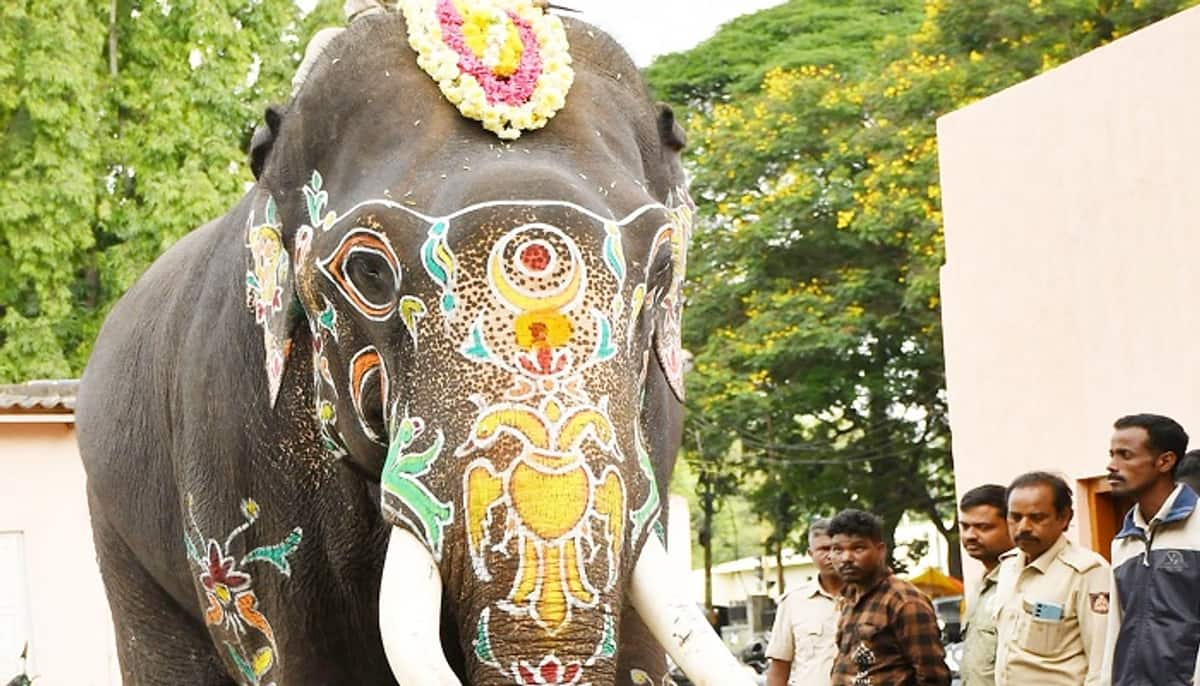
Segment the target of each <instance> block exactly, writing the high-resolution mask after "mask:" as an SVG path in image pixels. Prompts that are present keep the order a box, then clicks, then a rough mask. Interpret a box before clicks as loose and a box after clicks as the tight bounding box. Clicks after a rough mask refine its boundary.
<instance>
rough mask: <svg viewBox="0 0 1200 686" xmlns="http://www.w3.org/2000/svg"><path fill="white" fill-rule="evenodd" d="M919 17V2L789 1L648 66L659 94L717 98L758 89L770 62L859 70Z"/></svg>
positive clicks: (686, 99) (674, 98)
mask: <svg viewBox="0 0 1200 686" xmlns="http://www.w3.org/2000/svg"><path fill="white" fill-rule="evenodd" d="M920 21H921V0H845V1H842V2H828V1H825V2H820V1H818V2H814V1H813V0H789V2H785V3H783V4H781V5H777V6H775V7H772V8H769V9H765V10H762V11H761V12H755V13H753V14H747V15H744V16H741V17H738V18H736V19H734V20H732V21H730V22H729V23H728V24H726V25H725V26H723V27H722V28H721V30H720V31H719V32H718V33H717V34H716V35H715V36H713V37H712V38H710V39H709V40H707V41H705V42H703V43H701V44H700V45H698V46H696V47H695V48H693V49H691V50H688V51H687V52H680V53H674V54H670V55H663V56H662V57H660V58H658V59H656V60H655V61H654V63H653V64H651V65H650V66H649V67H648V68H647V69H646V76H647V78H648V79H649V80H650V82H651V83H652V84H653V86H654V89H655V91H656V92H657V94H658V96H659V97H660V98H663V99H664V100H667V101H669V102H673V103H677V104H704V103H711V102H716V101H719V100H721V99H723V98H724V97H727V96H731V95H741V94H746V93H752V92H754V91H756V90H758V86H759V84H761V83H762V80H763V77H764V76H765V75H766V73H767V71H768V70H770V69H771V68H773V67H783V68H785V69H793V68H798V67H802V66H806V65H832V66H834V67H836V68H837V69H838V70H840V71H842V72H843V73H848V74H859V73H860V72H861V71H862V70H863V69H865V68H866V67H867V65H869V64H872V63H873V62H875V57H876V56H875V54H874V49H875V44H876V42H877V41H878V40H879V39H881V38H883V37H884V36H889V35H894V36H907V35H909V34H910V33H912V32H913V31H914V30H915V29H916V28H917V26H918V25H919V24H920Z"/></svg>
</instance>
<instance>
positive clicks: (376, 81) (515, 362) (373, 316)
mask: <svg viewBox="0 0 1200 686" xmlns="http://www.w3.org/2000/svg"><path fill="white" fill-rule="evenodd" d="M563 23H565V24H566V28H565V29H564V28H563V25H562V23H560V20H559V19H558V18H557V17H554V16H551V15H547V14H545V12H543V10H541V9H539V8H538V7H535V6H534V5H533V4H532V3H530V2H495V1H492V2H483V1H479V2H468V1H466V0H457V1H451V0H440V1H437V2H409V3H406V9H405V11H404V12H403V13H401V12H393V11H384V12H376V13H367V14H365V15H364V16H362V17H360V18H358V19H356V20H355V21H354V22H353V23H352V24H351V25H350V26H349V28H348V29H347V30H346V31H344V32H342V33H340V34H338V35H336V37H333V38H331V39H328V40H326V41H325V42H324V44H323V45H322V46H321V48H320V50H319V51H318V53H319V54H318V55H317V56H316V57H315V59H313V60H312V61H311V63H309V64H307V65H306V67H305V70H304V71H305V74H306V76H305V78H304V81H303V83H301V84H300V85H299V86H298V89H297V92H296V93H295V95H294V97H293V99H292V101H291V103H290V104H289V105H288V106H287V107H286V109H283V110H271V111H269V112H268V116H267V127H266V128H265V129H263V130H262V131H260V133H259V135H257V136H256V137H255V144H254V151H253V155H252V159H253V160H254V161H255V163H256V170H257V171H258V172H260V174H259V182H258V186H257V189H256V190H255V198H256V200H255V205H254V209H253V211H252V213H251V215H250V218H249V220H248V222H247V230H246V245H247V256H248V257H247V274H246V276H247V293H248V301H249V305H250V307H251V309H252V311H253V312H254V316H255V319H256V321H257V322H258V323H259V324H260V325H261V329H262V337H263V343H264V346H263V347H264V354H265V370H266V380H265V383H264V398H265V400H264V401H265V402H270V403H272V404H274V403H275V400H276V397H277V396H278V395H280V394H300V395H302V396H303V397H304V398H305V401H306V402H305V405H306V406H307V408H308V410H307V412H308V413H311V414H310V415H309V414H306V416H304V417H301V418H297V422H298V423H300V424H301V425H302V426H304V427H306V428H305V431H308V432H309V433H310V434H311V435H312V436H314V437H316V439H317V440H319V441H320V443H321V444H322V446H323V448H324V451H325V454H326V455H327V456H328V458H329V459H331V460H341V461H343V462H344V463H345V464H347V465H349V466H351V467H352V468H354V469H356V470H357V471H359V472H360V473H361V474H362V475H363V476H364V477H365V478H368V479H371V480H373V481H377V482H378V483H379V484H380V486H381V488H380V491H381V503H380V504H381V511H382V513H383V517H384V518H385V519H386V520H387V521H388V522H389V523H391V524H392V525H393V526H394V527H395V528H394V530H393V535H392V540H391V544H390V545H391V548H390V549H389V552H388V556H387V563H386V566H385V571H384V579H383V584H384V588H383V589H382V591H381V602H380V612H381V618H380V621H381V627H382V628H383V635H384V639H385V643H386V644H387V650H388V655H389V660H390V661H391V663H392V666H393V670H394V671H395V673H396V675H397V677H398V678H399V679H400V681H401V682H402V683H442V682H443V681H444V682H445V683H457V681H456V680H454V677H453V675H452V674H451V673H450V671H449V668H448V666H447V665H446V663H445V660H444V658H443V657H442V652H441V648H440V646H439V644H438V643H437V640H438V639H437V637H438V631H437V630H436V629H437V624H438V622H439V621H441V620H442V618H443V617H445V618H446V621H449V622H452V623H453V627H452V629H453V630H454V633H456V635H458V636H460V637H461V639H460V641H459V646H458V647H459V649H460V650H461V651H462V653H463V655H464V656H465V657H466V660H465V663H466V664H467V671H468V675H467V676H468V677H469V679H470V682H471V683H474V684H501V683H503V684H513V683H516V684H535V683H536V684H542V683H563V684H574V683H583V682H590V683H593V684H609V683H613V682H614V681H615V680H616V678H617V675H616V674H615V671H616V652H617V646H618V642H619V636H618V632H619V628H620V627H621V620H622V613H623V612H624V610H625V608H626V607H627V606H628V605H629V604H630V602H631V599H632V600H633V601H634V603H633V605H634V607H636V608H637V610H638V613H639V615H641V616H642V618H643V619H644V620H645V621H646V624H647V625H648V626H649V627H650V628H651V629H652V630H653V631H654V633H655V635H656V637H657V638H658V639H659V640H660V641H661V642H663V643H664V644H666V646H667V649H668V650H670V651H672V652H673V654H676V656H677V657H678V659H680V660H682V661H683V662H684V663H690V665H692V666H694V667H696V668H697V669H709V668H711V665H709V666H705V665H706V663H705V660H711V659H712V658H711V657H710V656H705V651H708V652H709V653H711V651H712V650H714V646H717V645H719V643H716V642H715V636H713V637H712V639H711V641H710V639H708V638H704V639H703V640H702V639H700V638H695V639H694V640H693V636H699V632H700V631H705V632H707V634H709V635H711V631H710V630H708V629H707V626H706V625H704V626H700V625H701V624H703V622H702V620H701V619H700V617H699V615H698V614H697V613H696V612H695V610H694V608H692V606H691V604H690V603H687V602H686V600H685V599H683V598H682V596H681V595H680V594H679V593H677V592H676V591H675V590H674V589H671V588H670V587H669V584H668V585H667V586H666V587H665V590H664V587H662V579H663V574H664V573H665V567H664V559H665V558H664V555H663V545H662V541H661V538H662V536H663V531H662V528H661V527H662V522H661V518H662V514H663V502H662V500H661V496H662V493H663V490H662V487H663V481H664V480H665V479H666V478H668V477H669V473H670V469H671V465H672V464H673V461H674V453H675V451H676V450H677V447H678V444H679V437H680V426H681V424H680V417H681V413H682V394H683V390H682V383H681V373H682V368H681V367H682V364H681V360H682V356H681V350H680V336H679V322H680V319H679V318H680V311H681V284H682V280H683V276H684V271H685V267H686V256H687V244H688V236H689V231H690V227H691V215H692V205H691V202H690V199H689V198H688V196H687V193H686V190H685V180H684V175H683V172H682V169H681V166H680V162H679V151H680V149H681V148H682V147H683V141H682V132H681V130H680V128H679V126H678V125H677V124H676V123H675V121H674V118H673V116H672V114H671V112H670V110H669V108H666V107H665V106H655V105H653V104H652V103H651V102H650V101H649V100H648V98H647V96H646V93H645V89H644V86H643V85H642V84H641V81H640V79H639V77H638V72H637V70H636V68H635V67H634V65H633V64H632V63H631V62H630V61H629V58H628V57H627V56H626V55H625V53H624V52H623V51H622V50H621V49H620V48H618V47H617V46H616V45H615V44H614V43H613V42H612V41H611V39H609V38H608V37H607V36H605V35H604V34H602V33H601V32H599V31H597V30H595V29H593V28H591V27H588V26H587V25H585V24H582V23H577V22H563ZM327 38H328V36H327ZM439 40H440V41H442V42H441V43H440V44H436V45H431V41H432V42H434V43H437V41H439ZM568 45H569V46H570V47H569V52H568V47H567V46H568ZM447 47H448V48H449V49H453V50H457V51H458V54H457V57H455V58H454V59H450V60H449V61H447V60H446V59H445V55H444V54H443V53H444V52H445V49H446V48H447ZM438 50H441V51H442V53H438ZM439 55H440V56H439ZM527 71H528V72H529V73H526V72H527ZM464 73H470V74H473V78H472V79H467V80H463V79H461V78H459V77H461V76H462V74H464ZM539 74H542V75H543V76H542V77H539V76H538V75H539ZM498 75H499V76H498ZM431 76H433V78H430V77H431ZM501 77H502V78H501ZM481 84H482V86H481ZM497 84H499V85H497ZM472 88H477V89H479V90H478V91H472V90H471V89H472ZM568 90H569V92H568ZM479 93H484V95H486V98H485V99H484V100H480V99H479ZM522 97H523V98H525V99H524V100H521V98H522ZM498 102H499V103H502V104H503V103H508V105H511V106H510V107H507V109H506V108H505V107H498V106H497V107H494V105H496V103H498ZM522 102H524V103H534V104H533V105H531V106H529V107H525V108H524V109H522V108H521V107H519V106H518V105H520V103H522ZM456 104H457V105H458V108H457V109H456V107H455V105H456ZM547 113H549V114H547ZM464 115H465V116H464ZM551 116H552V117H553V119H551V118H550V117H551ZM472 119H478V120H479V122H476V121H472ZM481 123H482V126H481V125H480V124H481ZM485 129H488V130H490V131H491V132H489V131H488V130H485ZM533 129H538V130H533ZM522 132H524V135H521V134H522ZM493 133H494V134H497V135H493ZM516 136H520V137H519V138H516V140H513V138H515V137H516ZM656 584H657V586H656ZM443 589H444V590H443ZM718 650H719V649H718ZM684 666H685V668H687V667H688V666H689V664H684ZM725 666H727V665H725V664H724V663H722V668H724V667H725ZM439 679H440V681H439ZM724 683H731V682H730V681H725V682H724Z"/></svg>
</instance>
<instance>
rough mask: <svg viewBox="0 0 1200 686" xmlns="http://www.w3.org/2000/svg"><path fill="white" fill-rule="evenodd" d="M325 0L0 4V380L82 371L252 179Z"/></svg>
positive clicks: (326, 7)
mask: <svg viewBox="0 0 1200 686" xmlns="http://www.w3.org/2000/svg"><path fill="white" fill-rule="evenodd" d="M339 15H340V3H336V2H333V1H332V0H327V1H326V2H323V3H321V5H319V6H318V9H317V10H316V11H315V12H313V13H312V14H311V15H309V16H307V17H303V16H301V13H300V11H299V10H298V9H297V7H296V5H295V3H294V2H293V1H292V0H255V1H254V2H246V1H245V0H174V1H173V2H172V1H171V0H155V1H151V0H104V1H103V2H96V1H95V0H63V1H61V2H56V3H38V2H33V1H32V0H18V1H17V2H8V3H3V4H0V132H2V133H3V135H2V137H0V153H2V154H3V159H4V170H3V173H2V174H0V383H5V382H15V381H21V380H24V379H29V378H39V377H63V376H71V375H76V374H79V373H80V372H81V371H82V367H83V365H84V363H85V362H86V360H87V356H88V354H89V352H90V350H91V344H92V341H93V340H94V338H95V336H96V334H97V333H98V331H99V327H100V323H101V322H102V321H103V318H104V315H105V314H106V313H107V311H108V309H109V308H110V307H111V306H112V304H113V302H114V301H115V300H116V299H117V298H118V297H119V296H120V295H121V294H122V293H123V292H124V291H125V290H126V289H127V288H128V287H129V286H130V285H131V284H132V283H133V281H134V280H135V279H136V278H137V277H138V276H139V275H140V274H141V273H142V272H143V271H144V270H145V268H146V267H147V266H148V265H149V264H150V262H151V261H153V259H154V258H155V257H157V256H158V255H159V254H160V253H161V252H162V251H163V250H164V249H165V248H166V247H167V246H169V245H170V244H171V243H173V242H174V241H176V240H178V239H179V238H180V237H181V236H183V235H184V234H185V233H187V232H188V231H189V230H191V229H192V228H194V227H196V226H199V225H200V224H201V223H203V222H205V221H208V220H210V219H213V218H215V217H217V216H219V215H220V214H221V213H223V212H224V211H225V210H226V209H227V208H228V207H230V206H231V205H232V204H233V203H234V202H235V201H236V199H237V197H238V196H239V195H240V194H241V193H242V192H244V189H245V186H246V184H247V183H249V182H250V181H252V178H251V176H250V173H249V171H248V168H247V165H246V163H245V159H246V152H245V151H246V147H247V144H248V142H249V139H250V135H251V133H252V132H253V130H254V127H255V126H256V125H257V123H258V122H259V121H260V119H261V116H262V111H263V108H264V107H265V105H266V104H267V103H268V102H272V101H280V100H283V99H285V98H286V97H287V95H288V92H289V89H290V79H291V75H292V73H293V72H294V71H295V68H296V66H297V64H298V63H299V60H300V57H301V53H302V52H303V47H304V45H305V43H306V42H307V39H308V37H309V36H310V35H311V34H312V33H313V32H314V31H315V30H316V29H317V28H320V26H321V25H325V24H328V23H332V21H335V20H340V16H339Z"/></svg>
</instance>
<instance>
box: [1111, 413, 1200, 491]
mask: <svg viewBox="0 0 1200 686" xmlns="http://www.w3.org/2000/svg"><path fill="white" fill-rule="evenodd" d="M1132 427H1138V428H1141V429H1145V430H1146V433H1147V434H1149V436H1150V448H1151V449H1152V450H1154V451H1157V452H1158V453H1159V454H1162V453H1165V452H1172V453H1175V466H1173V467H1172V468H1171V478H1175V477H1176V474H1177V473H1178V469H1179V462H1180V461H1181V460H1183V456H1184V454H1185V453H1186V452H1187V447H1188V435H1187V432H1186V431H1184V430H1183V427H1182V426H1180V425H1179V422H1177V421H1175V420H1174V419H1171V418H1170V417H1164V416H1162V415H1161V414H1147V413H1143V414H1131V415H1126V416H1124V417H1121V418H1120V419H1118V420H1117V421H1115V422H1113V428H1114V429H1129V428H1132Z"/></svg>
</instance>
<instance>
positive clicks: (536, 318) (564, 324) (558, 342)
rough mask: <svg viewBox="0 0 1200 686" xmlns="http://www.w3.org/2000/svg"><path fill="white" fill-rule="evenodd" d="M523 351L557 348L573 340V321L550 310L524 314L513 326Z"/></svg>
mask: <svg viewBox="0 0 1200 686" xmlns="http://www.w3.org/2000/svg"><path fill="white" fill-rule="evenodd" d="M513 328H514V329H515V330H516V334H517V345H518V346H519V347H520V348H521V349H522V350H532V349H533V348H557V347H560V346H562V345H565V344H566V342H567V341H568V340H570V339H571V330H572V327H571V320H570V319H567V318H566V317H565V316H564V315H562V314H560V313H558V312H553V311H550V310H538V311H536V312H524V313H522V314H520V315H518V316H517V321H516V322H515V323H514V324H513Z"/></svg>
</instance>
